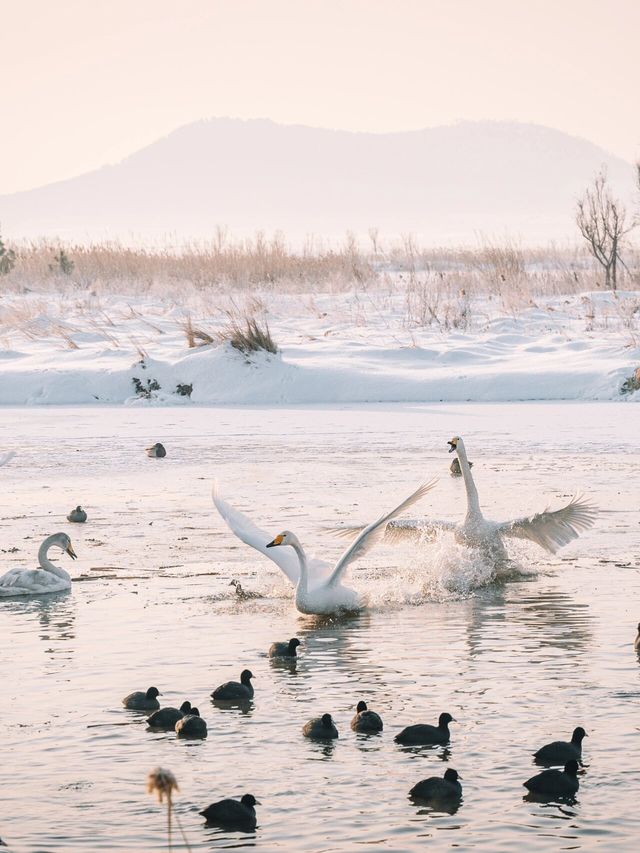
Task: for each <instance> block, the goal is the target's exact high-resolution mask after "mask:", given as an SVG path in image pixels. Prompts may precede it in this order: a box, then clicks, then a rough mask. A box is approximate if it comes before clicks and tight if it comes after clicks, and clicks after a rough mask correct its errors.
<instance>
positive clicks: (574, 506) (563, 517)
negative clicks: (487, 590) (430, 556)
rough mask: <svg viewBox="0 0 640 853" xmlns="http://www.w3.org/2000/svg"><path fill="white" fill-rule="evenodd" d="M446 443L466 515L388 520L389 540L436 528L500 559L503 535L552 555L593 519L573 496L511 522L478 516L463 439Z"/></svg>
mask: <svg viewBox="0 0 640 853" xmlns="http://www.w3.org/2000/svg"><path fill="white" fill-rule="evenodd" d="M448 444H449V453H453V451H454V450H455V451H456V453H457V454H458V461H459V463H460V470H461V472H462V476H463V478H464V485H465V489H466V493H467V514H466V516H465V519H464V521H463V522H462V523H461V524H455V523H454V522H450V521H435V520H431V519H425V520H424V521H391V522H390V523H389V524H387V525H386V528H385V537H384V538H385V539H386V540H387V541H390V542H403V541H407V540H411V539H413V540H415V539H421V538H423V537H424V536H430V535H435V534H436V533H437V532H438V531H440V530H450V531H451V532H452V533H453V534H454V535H455V538H456V540H457V541H458V542H460V543H462V544H465V545H472V546H475V547H479V548H482V549H483V550H484V551H486V552H488V553H489V555H490V556H491V557H492V558H494V559H504V558H505V557H506V551H505V548H504V545H503V542H502V539H503V537H507V538H509V537H514V538H518V539H529V540H530V541H531V542H535V543H536V545H539V546H540V547H541V548H544V549H545V550H546V551H550V552H551V553H552V554H555V553H556V551H557V550H558V548H561V547H562V546H563V545H566V544H567V543H568V542H571V541H572V540H573V539H577V538H578V536H579V535H580V533H581V532H582V531H583V530H587V529H588V528H589V527H591V526H592V525H593V523H594V521H595V518H596V515H597V510H596V508H595V507H594V506H593V505H592V504H591V503H589V502H588V501H586V500H584V499H583V498H578V497H576V498H573V500H571V501H570V502H569V503H568V504H567V505H566V506H563V507H562V508H561V509H557V510H554V511H553V512H551V511H550V510H548V509H545V510H544V511H543V512H538V513H536V514H535V515H531V516H528V517H524V518H516V519H513V520H512V521H502V522H497V521H487V519H485V517H484V516H483V515H482V510H481V509H480V501H479V499H478V490H477V489H476V484H475V483H474V481H473V475H472V474H471V467H470V465H469V461H468V460H467V453H466V450H465V446H464V442H463V440H462V439H461V438H460V436H458V435H456V436H454V437H453V438H452V439H451V441H449V442H448ZM362 529H363V528H362V527H359V526H350V527H343V528H334V529H332V532H333V533H335V534H336V535H338V536H343V537H346V536H351V535H353V533H354V532H357V531H358V530H362Z"/></svg>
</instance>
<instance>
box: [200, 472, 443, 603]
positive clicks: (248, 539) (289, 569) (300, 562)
mask: <svg viewBox="0 0 640 853" xmlns="http://www.w3.org/2000/svg"><path fill="white" fill-rule="evenodd" d="M435 484H436V481H435V480H432V481H431V482H429V483H425V484H424V485H422V486H420V488H419V489H416V491H415V492H413V494H412V495H410V496H409V497H408V498H407V499H406V500H404V501H402V503H401V504H399V505H398V506H397V507H396V508H395V509H393V510H391V512H389V513H387V514H386V515H383V516H381V517H380V518H378V519H377V521H374V522H372V523H371V524H369V525H368V526H366V527H364V528H363V529H362V530H361V531H360V532H358V533H357V534H356V535H355V538H354V539H353V542H351V544H350V545H349V547H348V548H347V550H346V551H345V552H344V553H343V554H342V556H341V557H340V559H339V560H338V562H337V563H336V564H335V566H331V564H330V563H327V562H325V561H324V560H318V559H317V558H314V557H311V558H309V557H307V555H306V553H305V551H304V549H303V547H302V545H301V544H300V540H299V539H298V537H297V536H296V535H295V533H292V532H291V531H290V530H284V531H283V532H282V533H279V534H278V535H277V536H276V537H275V538H273V537H271V536H270V535H269V534H268V533H266V532H265V531H264V530H260V528H259V527H256V525H255V524H254V523H253V522H252V521H250V520H249V519H248V518H247V516H246V515H243V514H242V513H241V512H238V510H235V509H233V507H232V506H230V505H229V504H228V503H227V502H226V501H225V500H224V499H223V498H222V496H221V495H220V492H219V489H218V485H217V483H214V485H213V502H214V504H215V505H216V508H217V510H218V512H219V513H220V515H221V516H222V518H223V519H224V521H225V522H226V524H227V526H228V527H229V528H230V530H231V531H232V532H233V533H234V534H235V535H236V536H237V537H238V539H240V540H242V542H244V543H245V544H247V545H251V547H252V548H255V549H256V551H260V553H261V554H264V555H265V557H269V558H270V559H271V560H273V562H274V563H275V564H276V565H277V566H278V567H279V568H280V569H281V570H282V571H283V572H284V574H285V575H286V576H287V578H288V579H289V580H290V581H291V583H292V584H293V585H294V586H295V589H296V594H295V601H296V607H297V608H298V610H299V611H300V612H301V613H309V614H331V613H336V612H339V611H345V610H347V611H348V610H360V609H361V608H362V607H363V603H364V602H363V599H362V598H361V596H360V595H359V594H358V593H357V592H356V591H355V590H354V589H350V588H349V587H347V586H344V585H343V584H342V583H341V581H342V578H343V576H344V573H345V571H346V570H347V567H348V566H349V565H350V564H351V563H352V562H353V561H354V560H356V559H357V558H358V557H362V556H363V555H364V554H366V553H367V552H368V551H369V550H370V549H371V548H372V547H373V545H374V544H375V543H376V542H377V541H378V539H379V538H381V536H382V535H383V534H384V529H385V525H386V524H387V523H388V522H390V521H391V520H392V519H393V518H395V517H396V516H397V515H399V514H400V513H401V512H402V511H403V510H405V509H407V508H408V507H410V506H412V505H413V504H414V503H416V501H418V500H420V498H422V497H423V496H424V495H426V493H427V492H429V491H430V490H431V489H432V488H433V487H434V486H435ZM283 546H290V548H287V547H283Z"/></svg>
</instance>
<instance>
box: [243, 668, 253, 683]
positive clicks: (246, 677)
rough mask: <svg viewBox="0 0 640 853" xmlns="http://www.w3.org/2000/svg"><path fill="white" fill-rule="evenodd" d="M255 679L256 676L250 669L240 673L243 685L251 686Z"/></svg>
mask: <svg viewBox="0 0 640 853" xmlns="http://www.w3.org/2000/svg"><path fill="white" fill-rule="evenodd" d="M252 678H255V676H254V674H253V673H252V672H251V670H250V669H243V670H242V672H241V673H240V682H241V684H251V679H252Z"/></svg>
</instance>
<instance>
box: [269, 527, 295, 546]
mask: <svg viewBox="0 0 640 853" xmlns="http://www.w3.org/2000/svg"><path fill="white" fill-rule="evenodd" d="M299 544H300V543H299V542H298V537H297V536H296V535H295V533H292V532H291V531H290V530H283V531H282V533H278V535H277V536H276V537H275V539H272V540H271V542H269V544H268V545H267V548H275V547H276V545H299Z"/></svg>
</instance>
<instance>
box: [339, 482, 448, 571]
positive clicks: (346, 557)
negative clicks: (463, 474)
mask: <svg viewBox="0 0 640 853" xmlns="http://www.w3.org/2000/svg"><path fill="white" fill-rule="evenodd" d="M437 482H438V481H437V480H431V481H430V482H428V483H423V485H422V486H420V488H419V489H416V491H415V492H414V493H413V494H412V495H409V497H408V498H407V499H406V500H404V501H402V503H401V504H399V505H398V506H397V507H396V508H395V509H392V510H391V512H388V513H387V514H386V515H381V516H380V518H379V519H378V520H377V521H374V522H373V523H372V524H369V525H368V526H367V527H365V528H364V530H363V531H362V532H361V533H360V534H359V535H358V536H357V537H356V538H355V539H354V540H353V542H352V543H351V545H350V546H349V547H348V548H347V550H346V551H345V552H344V554H343V555H342V556H341V557H340V559H339V560H338V562H337V563H336V566H335V568H334V570H333V571H332V572H331V574H330V575H329V577H328V579H327V584H328V585H334V584H336V583H338V581H339V580H340V578H341V577H342V575H343V574H344V571H345V569H346V568H347V566H348V565H349V563H352V562H353V561H354V560H356V559H357V558H358V557H362V556H363V555H364V554H366V553H367V551H370V550H371V548H373V546H374V545H375V544H376V542H379V541H380V539H382V538H383V537H384V532H385V525H386V524H387V522H389V521H391V519H392V518H395V517H396V516H397V515H400V513H401V512H403V510H405V509H408V508H409V507H410V506H412V505H413V504H414V503H416V501H419V500H420V499H421V498H423V497H424V496H425V495H426V494H427V492H430V491H431V489H433V487H434V486H435V485H436V483H437Z"/></svg>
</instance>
